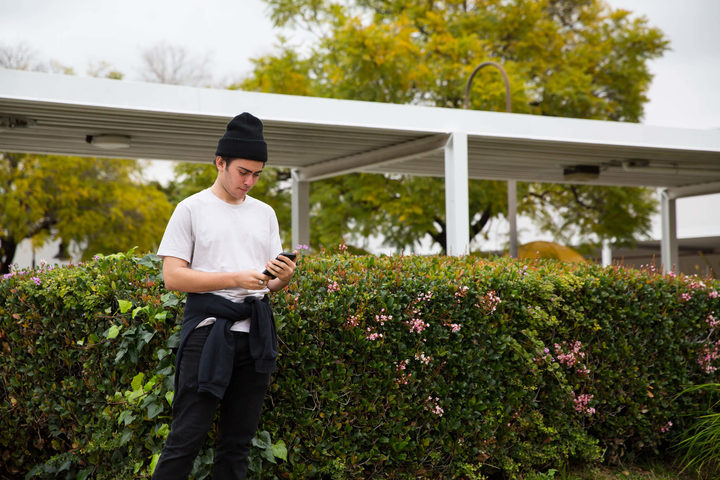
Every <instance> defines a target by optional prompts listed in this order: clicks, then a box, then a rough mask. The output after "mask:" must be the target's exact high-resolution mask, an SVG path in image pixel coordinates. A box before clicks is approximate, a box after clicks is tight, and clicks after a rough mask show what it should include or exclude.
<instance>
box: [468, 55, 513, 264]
mask: <svg viewBox="0 0 720 480" xmlns="http://www.w3.org/2000/svg"><path fill="white" fill-rule="evenodd" d="M487 66H493V67H495V68H497V69H498V70H500V73H501V74H502V77H503V81H504V82H505V110H506V111H507V112H508V113H511V112H512V104H511V101H510V80H509V79H508V76H507V73H506V72H505V69H504V68H503V67H502V65H500V64H499V63H497V62H483V63H481V64H480V65H478V66H477V67H475V70H473V72H472V73H471V74H470V78H469V79H468V81H467V85H465V103H464V104H463V108H464V109H465V110H468V109H469V108H470V86H471V85H472V81H473V79H474V78H475V74H476V73H477V72H478V71H479V70H480V69H481V68H484V67H487ZM507 195H508V221H509V222H510V256H511V257H512V258H517V256H518V242H517V181H516V180H508V182H507Z"/></svg>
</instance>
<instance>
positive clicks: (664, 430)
mask: <svg viewBox="0 0 720 480" xmlns="http://www.w3.org/2000/svg"><path fill="white" fill-rule="evenodd" d="M670 427H672V422H667V423H666V424H665V425H663V426H662V427H660V433H665V432H667V431H668V430H670Z"/></svg>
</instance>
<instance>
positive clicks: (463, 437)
mask: <svg viewBox="0 0 720 480" xmlns="http://www.w3.org/2000/svg"><path fill="white" fill-rule="evenodd" d="M159 265H160V264H159V260H158V259H157V257H155V256H153V255H146V256H144V257H139V256H136V255H134V254H133V253H132V252H128V253H124V254H116V255H111V256H98V257H96V258H95V260H93V261H91V262H88V263H85V264H81V265H75V266H70V267H62V268H50V267H41V268H39V269H37V270H33V271H27V272H16V273H14V274H10V275H6V276H5V278H3V279H2V280H0V349H1V350H2V357H0V358H2V360H1V363H0V395H1V396H2V405H1V406H0V458H2V465H3V466H2V467H1V468H0V478H7V479H16V478H17V479H19V478H26V477H27V478H29V477H32V478H79V479H84V478H98V479H127V478H146V477H149V475H150V472H151V471H152V468H153V466H154V462H155V461H156V460H157V454H158V452H159V451H160V449H161V446H162V443H163V440H164V438H165V436H166V435H167V432H168V424H169V422H170V404H171V402H172V378H173V373H174V367H173V363H174V347H176V346H177V341H178V332H179V323H180V322H181V318H182V306H183V302H184V296H183V295H181V294H179V293H177V292H168V291H166V290H165V289H164V287H163V285H162V280H161V273H160V268H159ZM719 291H720V284H719V283H718V282H717V281H715V280H710V279H706V280H701V279H699V278H696V277H685V276H677V277H676V276H672V275H662V274H660V273H658V272H655V271H654V269H652V268H648V269H645V270H631V269H625V268H622V267H619V266H615V267H608V268H601V267H599V266H596V265H593V264H580V265H578V264H572V265H571V264H563V263H558V262H554V261H540V260H535V261H517V260H512V259H508V258H494V259H490V260H487V259H478V258H472V257H467V258H448V257H440V256H437V257H419V256H391V257H373V256H352V255H350V254H348V253H347V252H343V251H341V252H339V253H337V254H334V255H329V254H327V255H326V254H323V255H317V256H305V257H303V258H302V259H301V261H300V266H299V269H298V272H297V275H296V278H295V280H294V281H293V283H292V284H291V285H290V286H289V287H288V288H287V289H286V290H284V291H282V292H278V293H276V294H274V295H273V303H274V308H275V313H276V322H277V326H278V334H279V339H280V359H279V370H278V372H277V374H276V375H275V377H274V380H273V383H272V385H271V389H270V393H269V395H268V397H267V399H266V405H265V412H264V414H263V418H262V421H261V426H260V431H261V433H260V434H259V435H258V437H257V438H256V439H255V442H254V445H255V447H254V449H253V453H252V469H253V471H254V474H255V475H256V476H257V477H259V478H288V479H301V478H328V479H330V478H332V479H336V478H337V479H342V478H352V479H355V478H357V479H360V478H388V479H417V478H427V479H431V478H432V479H445V478H447V479H450V478H452V479H455V478H468V479H471V478H486V477H490V478H492V477H505V478H507V477H510V478H520V477H521V476H522V475H523V474H524V473H525V472H528V471H545V470H547V469H550V468H555V469H557V468H565V467H566V466H567V465H568V464H570V463H573V462H594V461H599V460H603V461H606V462H617V461H620V460H622V459H627V458H628V457H633V456H640V455H648V454H662V453H663V452H664V451H665V450H666V449H667V447H668V446H670V445H672V444H673V443H676V441H677V438H676V435H677V433H678V432H680V431H682V430H683V427H684V425H686V422H687V421H688V418H687V414H688V413H690V412H693V411H695V410H697V409H699V408H701V406H702V405H704V404H703V398H702V394H701V393H697V394H688V395H682V396H680V397H677V394H678V393H679V392H680V391H682V390H683V389H684V388H685V387H687V386H688V385H693V384H701V383H708V382H710V381H713V380H714V379H716V378H717V377H716V369H717V368H718V367H720V352H719V350H720V334H719V333H718V326H720V325H719V321H718V320H717V318H718V315H719V314H720V294H719V293H718V292H719ZM282 459H285V460H282ZM211 462H212V439H211V438H209V440H208V444H207V447H206V448H205V449H204V450H203V451H202V453H201V455H200V456H199V457H198V459H197V461H196V464H195V468H194V478H206V477H208V475H209V465H210V464H211Z"/></svg>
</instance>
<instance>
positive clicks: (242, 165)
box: [215, 157, 265, 201]
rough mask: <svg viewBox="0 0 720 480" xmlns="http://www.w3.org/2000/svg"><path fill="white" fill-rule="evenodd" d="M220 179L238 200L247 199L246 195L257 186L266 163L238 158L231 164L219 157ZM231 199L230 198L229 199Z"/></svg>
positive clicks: (222, 184)
mask: <svg viewBox="0 0 720 480" xmlns="http://www.w3.org/2000/svg"><path fill="white" fill-rule="evenodd" d="M215 164H216V165H217V169H218V180H219V181H220V185H221V186H222V187H223V189H224V190H225V192H226V193H227V194H228V196H229V197H230V198H232V199H234V200H237V201H243V200H245V195H247V193H248V192H249V191H250V190H251V189H252V188H253V187H254V186H255V184H256V183H257V181H258V178H260V174H261V173H262V170H263V167H264V166H265V164H264V163H263V162H260V161H257V160H245V159H243V158H236V159H234V160H233V161H232V162H230V164H229V165H226V163H225V161H224V160H223V159H222V158H220V157H217V158H216V159H215ZM228 200H229V199H228Z"/></svg>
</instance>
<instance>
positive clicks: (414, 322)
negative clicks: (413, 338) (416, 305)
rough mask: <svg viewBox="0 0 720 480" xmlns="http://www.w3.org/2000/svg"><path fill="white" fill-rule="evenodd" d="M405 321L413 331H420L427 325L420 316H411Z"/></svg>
mask: <svg viewBox="0 0 720 480" xmlns="http://www.w3.org/2000/svg"><path fill="white" fill-rule="evenodd" d="M405 323H406V324H407V325H408V326H409V327H410V331H411V332H415V333H421V332H422V331H423V330H425V329H426V328H427V327H429V325H428V324H427V323H425V322H424V321H422V319H420V318H413V319H410V320H408V321H407V322H405Z"/></svg>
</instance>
